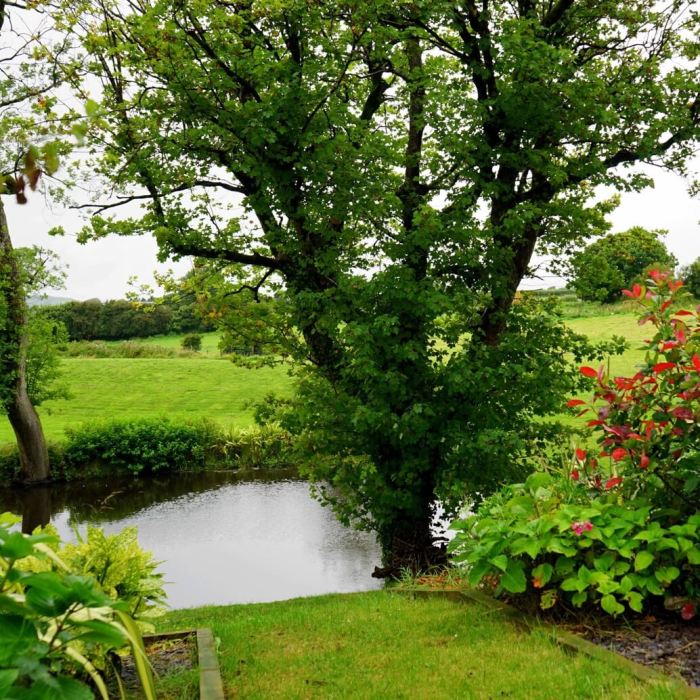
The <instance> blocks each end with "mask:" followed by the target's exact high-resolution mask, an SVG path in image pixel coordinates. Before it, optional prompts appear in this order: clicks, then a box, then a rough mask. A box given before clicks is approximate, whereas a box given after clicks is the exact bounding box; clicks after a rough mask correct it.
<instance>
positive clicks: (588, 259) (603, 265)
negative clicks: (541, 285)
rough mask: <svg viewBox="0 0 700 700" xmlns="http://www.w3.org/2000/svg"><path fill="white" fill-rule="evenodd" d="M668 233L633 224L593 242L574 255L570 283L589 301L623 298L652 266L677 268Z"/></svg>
mask: <svg viewBox="0 0 700 700" xmlns="http://www.w3.org/2000/svg"><path fill="white" fill-rule="evenodd" d="M666 233H668V231H665V230H655V231H649V230H647V229H645V228H642V227H641V226H633V227H632V228H631V229H629V230H628V231H621V232H620V233H611V234H610V235H608V236H604V237H603V238H599V239H597V240H595V241H593V242H592V243H589V244H588V245H587V246H586V247H585V248H584V249H583V250H581V251H577V252H576V253H575V254H574V255H572V256H571V260H570V266H569V274H570V275H571V276H572V279H571V282H570V283H569V286H570V287H572V288H573V289H574V290H575V291H576V294H578V296H579V297H580V298H581V299H584V300H585V301H599V302H603V303H607V304H611V303H612V302H614V301H619V300H620V299H621V298H622V290H623V289H626V288H628V287H631V286H632V283H633V282H637V281H639V280H640V279H644V273H645V272H646V271H647V270H649V268H650V267H654V266H656V267H659V268H661V269H663V270H674V269H675V267H676V265H677V264H678V263H677V261H676V259H675V258H674V257H673V255H671V253H669V252H668V249H667V248H666V245H665V243H664V242H663V241H662V240H661V238H662V237H663V236H664V235H665V234H666Z"/></svg>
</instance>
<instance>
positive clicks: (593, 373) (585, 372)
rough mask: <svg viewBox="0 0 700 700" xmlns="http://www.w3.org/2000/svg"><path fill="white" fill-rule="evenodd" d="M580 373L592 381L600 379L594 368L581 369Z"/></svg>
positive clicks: (584, 367)
mask: <svg viewBox="0 0 700 700" xmlns="http://www.w3.org/2000/svg"><path fill="white" fill-rule="evenodd" d="M579 372H581V374H582V375H583V376H584V377H590V378H591V379H597V377H598V372H597V371H596V370H594V369H593V367H586V366H583V367H580V368H579Z"/></svg>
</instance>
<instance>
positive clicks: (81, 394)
mask: <svg viewBox="0 0 700 700" xmlns="http://www.w3.org/2000/svg"><path fill="white" fill-rule="evenodd" d="M62 369H63V381H64V383H65V384H66V385H67V387H68V389H69V391H70V393H71V398H70V399H69V400H67V401H66V400H57V401H47V402H46V403H45V404H44V405H42V406H40V407H39V414H40V416H41V420H42V424H43V426H44V431H45V433H46V435H47V437H48V438H49V439H51V440H60V439H62V438H63V436H64V429H65V428H67V427H75V426H77V425H80V424H81V423H83V422H86V421H96V420H108V419H114V418H149V417H158V416H168V417H170V418H173V419H181V418H182V419H197V418H209V419H211V420H214V421H217V422H218V423H220V424H221V425H222V426H224V427H227V428H228V427H232V426H236V427H245V426H249V425H252V424H253V409H252V408H251V407H250V406H249V405H248V404H249V403H250V402H253V401H259V400H260V399H262V398H263V397H264V396H265V395H266V394H268V393H270V392H274V393H277V394H280V395H287V394H289V393H290V392H291V385H292V379H291V377H290V376H289V374H288V367H286V366H277V367H264V368H261V369H246V368H243V367H237V366H236V365H234V364H232V363H231V362H229V361H227V360H224V359H187V358H170V359H116V358H114V359H113V358H110V359H94V358H83V357H77V358H67V359H64V360H63V361H62ZM11 441H12V430H11V428H10V425H9V423H8V421H7V418H6V417H5V416H1V417H0V444H2V443H6V442H11Z"/></svg>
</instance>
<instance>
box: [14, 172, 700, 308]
mask: <svg viewBox="0 0 700 700" xmlns="http://www.w3.org/2000/svg"><path fill="white" fill-rule="evenodd" d="M652 174H653V176H654V178H655V180H656V187H655V188H654V189H648V190H645V191H644V192H641V193H638V194H626V195H623V198H622V204H621V205H620V207H619V208H618V209H617V210H616V211H615V212H614V213H613V215H612V216H611V220H612V223H613V230H614V231H623V230H625V229H628V228H630V227H631V226H644V227H645V228H665V229H668V230H669V235H668V236H667V238H666V244H667V246H668V248H669V249H670V250H671V252H672V253H673V254H674V255H675V256H676V257H677V258H678V260H679V262H680V263H681V264H687V263H689V262H692V261H693V260H695V259H696V258H698V257H700V224H699V223H698V222H700V199H698V198H695V199H691V198H690V196H689V195H688V192H687V189H688V187H687V183H686V182H685V181H684V180H683V179H682V178H680V177H678V176H675V175H671V174H669V173H666V172H663V171H661V170H657V169H655V170H654V171H653V172H652ZM5 208H6V211H7V215H8V221H9V224H10V232H11V234H12V238H13V241H14V244H15V246H17V247H19V246H27V245H40V246H43V247H46V248H51V249H52V250H54V251H55V252H56V253H57V254H58V255H59V256H60V258H61V260H62V261H63V262H64V263H65V264H66V265H67V266H68V279H67V283H66V288H65V289H64V290H62V291H60V292H51V293H52V294H53V295H56V296H66V297H70V298H73V299H81V300H82V299H90V298H99V299H103V300H106V299H118V298H123V297H124V295H125V294H126V292H127V290H128V289H129V285H128V280H129V278H130V277H132V276H136V277H137V278H138V280H139V283H141V284H150V283H152V281H153V276H152V273H153V271H154V270H155V269H158V270H163V269H168V268H172V269H174V270H175V271H176V272H177V273H178V274H184V273H185V272H186V271H187V269H189V262H187V261H184V260H183V261H180V262H178V263H169V264H166V265H160V264H158V262H157V260H156V245H155V243H154V241H153V240H152V239H151V238H147V237H141V238H119V237H116V236H112V237H109V238H106V239H104V240H101V241H95V242H91V243H87V244H85V245H79V244H78V243H77V242H76V240H75V232H76V231H77V230H78V229H80V228H81V226H82V219H81V216H80V214H79V213H78V212H76V211H71V210H65V209H62V208H61V207H59V206H58V205H54V206H51V207H49V206H48V205H47V204H46V202H45V201H44V200H43V199H42V197H41V196H39V195H38V194H36V195H34V196H31V197H30V199H29V203H28V204H26V205H24V206H19V205H17V204H16V203H15V202H14V199H12V198H10V197H6V198H5ZM54 226H63V227H64V228H65V230H66V231H67V233H68V235H66V236H64V237H50V236H48V235H47V232H48V230H49V229H51V228H53V227H54ZM557 284H559V285H560V284H561V280H558V279H552V278H543V279H542V280H528V281H526V282H525V283H524V284H523V286H524V287H525V288H528V289H532V288H538V287H548V286H552V285H557Z"/></svg>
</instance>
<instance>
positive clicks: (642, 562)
mask: <svg viewBox="0 0 700 700" xmlns="http://www.w3.org/2000/svg"><path fill="white" fill-rule="evenodd" d="M653 561H654V555H653V554H652V553H651V552H650V551H649V550H647V549H644V550H642V551H641V552H638V553H637V556H636V557H635V558H634V570H635V571H644V569H646V568H647V567H648V566H649V565H650V564H651V563H652V562H653Z"/></svg>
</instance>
